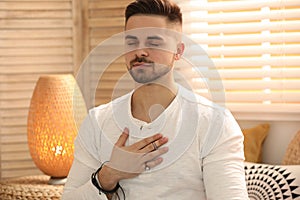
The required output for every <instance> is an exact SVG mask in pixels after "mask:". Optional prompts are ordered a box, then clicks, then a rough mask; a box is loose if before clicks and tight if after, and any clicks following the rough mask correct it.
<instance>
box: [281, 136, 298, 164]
mask: <svg viewBox="0 0 300 200" xmlns="http://www.w3.org/2000/svg"><path fill="white" fill-rule="evenodd" d="M282 164H283V165H300V131H298V133H297V134H296V135H295V137H294V138H293V140H292V141H291V142H290V144H289V145H288V148H287V150H286V152H285V155H284V157H283V160H282Z"/></svg>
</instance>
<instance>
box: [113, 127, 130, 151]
mask: <svg viewBox="0 0 300 200" xmlns="http://www.w3.org/2000/svg"><path fill="white" fill-rule="evenodd" d="M128 136H129V130H128V128H124V131H123V132H122V134H121V135H120V137H119V139H118V141H117V142H116V144H115V145H116V146H118V147H122V146H125V143H126V141H127V139H128Z"/></svg>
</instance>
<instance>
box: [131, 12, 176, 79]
mask: <svg viewBox="0 0 300 200" xmlns="http://www.w3.org/2000/svg"><path fill="white" fill-rule="evenodd" d="M173 26H174V25H173ZM125 28H126V33H125V50H126V52H127V53H126V54H125V61H126V65H127V69H128V70H129V73H130V74H131V76H132V77H133V79H134V80H135V81H136V82H138V83H150V82H154V81H156V80H158V79H161V78H162V77H165V76H166V75H167V74H169V72H170V71H171V69H172V67H173V64H174V60H175V59H176V58H175V53H176V51H177V44H178V41H177V40H176V39H175V38H176V37H175V35H174V34H175V29H171V28H170V25H168V23H167V20H166V18H165V17H161V16H156V15H135V16H132V17H130V18H129V19H128V21H127V24H126V27H125Z"/></svg>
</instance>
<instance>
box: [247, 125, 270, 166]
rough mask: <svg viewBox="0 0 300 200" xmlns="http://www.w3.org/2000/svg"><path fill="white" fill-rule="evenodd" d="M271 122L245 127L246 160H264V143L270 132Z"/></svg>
mask: <svg viewBox="0 0 300 200" xmlns="http://www.w3.org/2000/svg"><path fill="white" fill-rule="evenodd" d="M269 128H270V125H269V124H259V125H257V126H255V127H252V128H247V129H243V130H242V131H243V134H244V153H245V160H246V161H248V162H255V163H260V162H261V160H262V145H263V142H264V140H265V138H266V136H267V134H268V132H269Z"/></svg>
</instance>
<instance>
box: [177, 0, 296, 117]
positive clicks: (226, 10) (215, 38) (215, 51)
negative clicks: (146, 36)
mask: <svg viewBox="0 0 300 200" xmlns="http://www.w3.org/2000/svg"><path fill="white" fill-rule="evenodd" d="M176 2H177V3H178V4H179V5H180V6H181V8H182V11H183V16H184V33H186V34H187V35H189V37H190V38H192V39H193V41H195V42H196V43H198V44H200V45H201V46H202V48H204V49H205V50H206V52H207V54H208V55H209V57H210V58H211V59H212V61H213V62H214V69H211V70H217V72H218V74H219V75H220V77H221V79H222V85H223V87H224V92H225V101H226V106H227V107H228V108H229V109H230V110H231V111H232V112H233V114H234V115H235V117H236V118H237V119H247V120H248V119H251V120H252V119H257V120H297V121H298V120H300V1H295V0H285V1H284V0H243V1H218V0H214V1H209V0H208V1H206V0H181V1H176ZM215 78H216V77H208V79H210V80H209V81H216V80H215ZM194 84H197V80H196V79H195V81H194ZM212 90H214V89H212ZM198 91H199V92H200V93H201V94H202V95H204V96H206V94H205V90H203V89H201V88H199V90H198Z"/></svg>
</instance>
